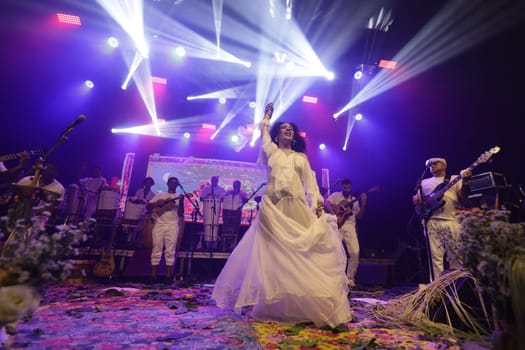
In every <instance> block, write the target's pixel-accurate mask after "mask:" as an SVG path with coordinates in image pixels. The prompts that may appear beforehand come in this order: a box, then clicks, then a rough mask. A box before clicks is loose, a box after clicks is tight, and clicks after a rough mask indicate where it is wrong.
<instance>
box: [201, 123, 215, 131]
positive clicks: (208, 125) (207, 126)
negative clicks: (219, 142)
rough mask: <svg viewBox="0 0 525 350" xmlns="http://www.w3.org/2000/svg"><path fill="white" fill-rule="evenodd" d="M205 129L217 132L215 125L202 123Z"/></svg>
mask: <svg viewBox="0 0 525 350" xmlns="http://www.w3.org/2000/svg"><path fill="white" fill-rule="evenodd" d="M202 128H203V129H209V130H215V129H217V127H216V126H215V125H214V124H208V123H202Z"/></svg>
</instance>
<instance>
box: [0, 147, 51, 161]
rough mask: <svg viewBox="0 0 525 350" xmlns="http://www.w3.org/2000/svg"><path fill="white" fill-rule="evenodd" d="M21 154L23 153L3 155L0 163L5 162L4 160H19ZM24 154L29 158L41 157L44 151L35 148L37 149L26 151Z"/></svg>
mask: <svg viewBox="0 0 525 350" xmlns="http://www.w3.org/2000/svg"><path fill="white" fill-rule="evenodd" d="M23 153H24V152H19V153H9V154H4V155H3V156H0V162H5V161H6V160H13V159H17V158H20V157H21V156H22V154H23ZM26 153H28V154H29V156H41V155H42V154H44V150H42V149H40V148H37V149H32V150H30V151H26Z"/></svg>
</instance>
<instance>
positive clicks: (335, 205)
mask: <svg viewBox="0 0 525 350" xmlns="http://www.w3.org/2000/svg"><path fill="white" fill-rule="evenodd" d="M341 184H342V188H341V192H334V193H332V194H331V195H330V196H329V197H328V198H327V200H326V201H325V206H326V208H327V209H328V211H329V212H330V213H332V214H335V215H336V216H337V226H338V227H339V233H341V236H342V238H343V244H344V246H345V248H346V252H347V254H348V263H347V265H346V277H347V278H348V286H349V287H354V286H355V274H356V273H357V267H358V266H359V240H358V238H357V230H356V220H360V219H362V218H363V217H364V215H365V210H366V201H367V199H368V197H367V194H366V193H362V194H361V195H360V196H359V197H357V198H356V197H354V196H352V194H351V192H352V181H351V180H349V179H344V180H343V181H342V182H341Z"/></svg>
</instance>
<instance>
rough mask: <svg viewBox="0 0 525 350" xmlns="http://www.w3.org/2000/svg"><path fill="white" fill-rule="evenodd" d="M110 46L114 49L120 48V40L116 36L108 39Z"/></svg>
mask: <svg viewBox="0 0 525 350" xmlns="http://www.w3.org/2000/svg"><path fill="white" fill-rule="evenodd" d="M108 45H109V46H110V47H112V48H116V47H118V45H119V44H118V40H117V38H115V37H114V36H111V37H109V38H108Z"/></svg>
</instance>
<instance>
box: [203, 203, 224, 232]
mask: <svg viewBox="0 0 525 350" xmlns="http://www.w3.org/2000/svg"><path fill="white" fill-rule="evenodd" d="M201 201H202V204H203V216H204V217H203V221H204V240H205V241H216V240H217V238H218V237H219V217H220V214H221V199H220V198H218V197H212V196H210V197H203V198H201Z"/></svg>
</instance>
